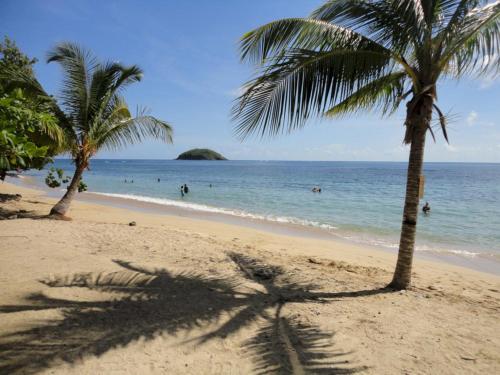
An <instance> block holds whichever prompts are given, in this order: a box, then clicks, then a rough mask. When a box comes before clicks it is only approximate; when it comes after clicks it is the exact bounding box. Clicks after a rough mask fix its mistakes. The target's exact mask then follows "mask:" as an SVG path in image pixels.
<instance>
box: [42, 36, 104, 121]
mask: <svg viewBox="0 0 500 375" xmlns="http://www.w3.org/2000/svg"><path fill="white" fill-rule="evenodd" d="M47 62H48V63H50V62H58V63H59V64H60V65H61V67H62V70H63V74H64V78H63V88H62V90H61V99H62V105H63V109H64V110H65V112H66V114H67V115H68V117H69V118H71V119H72V121H73V123H74V127H75V128H76V129H78V130H79V131H86V130H88V129H87V126H88V121H87V120H88V112H89V96H90V93H89V85H90V76H91V74H92V71H93V70H94V69H95V68H96V66H97V61H96V59H95V58H94V57H92V55H91V54H90V52H88V51H86V50H85V49H83V48H81V47H79V46H78V45H76V44H74V43H61V44H58V45H57V46H55V47H54V48H53V49H52V50H51V51H49V53H48V54H47Z"/></svg>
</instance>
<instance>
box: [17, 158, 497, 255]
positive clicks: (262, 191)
mask: <svg viewBox="0 0 500 375" xmlns="http://www.w3.org/2000/svg"><path fill="white" fill-rule="evenodd" d="M54 166H56V167H59V168H63V169H65V170H66V171H67V172H68V174H70V173H71V171H72V168H73V166H72V164H71V162H70V161H69V160H63V159H58V160H56V161H55V164H54ZM424 170H425V177H426V184H425V196H424V198H423V200H422V202H421V203H422V205H423V204H424V203H425V201H428V202H429V204H430V206H431V208H432V209H431V213H430V214H429V215H424V214H421V215H420V217H419V222H418V229H417V231H418V232H417V246H416V251H417V252H419V253H428V254H441V255H449V256H455V257H460V258H463V259H464V260H465V261H466V260H467V259H473V258H481V259H485V260H488V259H489V260H491V261H493V262H495V263H496V262H499V261H500V164H479V163H426V164H425V166H424ZM27 174H29V175H32V176H35V177H36V179H37V181H38V182H39V183H41V181H43V178H44V176H45V175H46V174H47V171H46V170H45V171H29V172H28V173H27ZM158 179H160V182H158ZM125 180H127V181H128V182H125ZM132 180H133V183H132V182H131V181H132ZM84 182H85V183H86V184H87V185H88V189H89V192H93V193H96V194H100V195H104V196H113V197H116V198H125V199H132V200H137V201H143V202H150V203H156V204H158V205H164V206H175V207H179V208H183V209H187V210H193V211H200V212H209V213H214V214H226V215H230V216H234V217H240V218H247V219H250V220H253V221H271V222H275V223H282V224H284V225H299V226H301V227H304V228H316V229H317V230H321V231H323V232H324V233H325V234H328V235H332V236H335V237H338V238H342V239H346V240H349V241H354V242H359V243H363V244H369V245H373V246H377V247H382V248H385V249H393V250H396V249H397V247H398V240H399V232H400V228H401V215H402V211H403V201H404V193H405V182H406V163H398V162H302V161H215V162H214V161H180V160H179V161H178V160H103V159H96V160H93V161H92V163H91V169H90V171H86V172H85V175H84ZM182 184H187V185H188V186H189V194H187V195H185V196H184V197H182V196H181V193H180V186H181V185H182ZM314 186H319V187H321V193H313V192H312V191H311V189H312V188H313V187H314ZM498 264H499V265H500V263H498Z"/></svg>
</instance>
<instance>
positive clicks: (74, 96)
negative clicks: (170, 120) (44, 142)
mask: <svg viewBox="0 0 500 375" xmlns="http://www.w3.org/2000/svg"><path fill="white" fill-rule="evenodd" d="M53 61H55V62H58V63H59V64H60V65H61V67H62V69H63V74H64V82H63V88H62V90H61V96H60V100H61V105H62V106H61V112H62V113H63V114H64V117H65V119H66V121H65V124H64V125H65V126H64V127H65V130H66V135H67V136H66V139H67V142H66V143H67V150H68V152H69V153H70V154H71V156H72V158H73V161H74V164H75V173H74V175H73V178H72V179H71V182H70V184H69V186H68V190H67V191H66V193H65V194H64V196H63V197H62V198H61V200H60V201H59V202H58V203H57V204H56V205H55V206H54V207H53V208H52V210H51V212H50V213H51V215H55V216H56V217H57V216H65V215H66V213H67V211H68V209H69V206H70V204H71V201H72V199H73V197H74V196H75V193H76V192H77V190H78V187H79V184H80V181H81V178H82V175H83V172H84V171H85V169H87V168H88V167H89V162H90V159H91V158H92V157H93V156H94V155H95V154H96V153H97V152H98V151H99V150H101V149H104V148H107V149H116V148H119V147H122V146H125V145H126V144H130V143H134V142H140V141H141V140H142V139H143V138H144V137H146V136H150V137H153V138H156V139H160V140H162V141H165V142H168V143H171V142H172V128H171V127H170V125H169V124H167V123H166V122H164V121H161V120H158V119H156V118H154V117H152V116H149V115H147V114H146V113H145V111H144V110H139V111H138V114H137V116H135V117H134V116H132V114H131V113H130V110H129V108H128V106H127V103H126V102H125V100H124V99H123V97H122V95H121V93H122V91H123V89H125V88H126V87H127V86H128V85H130V84H132V83H134V82H138V81H140V80H141V77H142V71H141V69H140V68H139V67H138V66H136V65H132V66H124V65H122V64H120V63H117V62H106V63H100V62H98V61H97V60H96V59H95V58H94V57H92V56H91V55H90V53H89V52H88V51H86V50H84V49H82V48H80V47H78V46H77V45H75V44H72V43H62V44H59V45H58V46H56V47H55V48H54V49H53V50H52V51H50V52H49V55H48V62H49V63H50V62H53Z"/></svg>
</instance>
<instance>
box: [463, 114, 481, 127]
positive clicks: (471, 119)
mask: <svg viewBox="0 0 500 375" xmlns="http://www.w3.org/2000/svg"><path fill="white" fill-rule="evenodd" d="M478 117H479V115H478V114H477V112H476V111H471V112H470V113H469V115H468V116H467V119H466V121H467V125H469V126H472V125H475V124H476V122H477V118H478Z"/></svg>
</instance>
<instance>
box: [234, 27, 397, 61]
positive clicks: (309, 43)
mask: <svg viewBox="0 0 500 375" xmlns="http://www.w3.org/2000/svg"><path fill="white" fill-rule="evenodd" d="M333 48H339V49H352V50H355V49H356V48H363V49H369V48H371V49H373V50H385V48H384V47H383V46H382V45H380V44H378V43H376V42H374V41H373V40H370V39H369V38H367V37H365V36H363V35H362V34H359V33H357V32H355V31H352V30H349V29H347V28H344V27H340V26H338V25H334V24H331V23H329V22H325V21H323V20H318V19H312V18H287V19H282V20H278V21H274V22H270V23H268V24H266V25H264V26H261V27H259V28H257V29H255V30H253V31H251V32H248V33H246V34H245V35H244V36H243V37H242V39H241V44H240V52H241V59H242V60H248V61H251V62H257V63H263V62H265V61H266V60H267V58H269V57H276V56H279V55H280V53H282V52H284V51H287V50H291V49H307V50H312V51H314V50H318V51H323V50H325V49H327V50H332V49H333ZM385 52H388V51H385Z"/></svg>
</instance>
